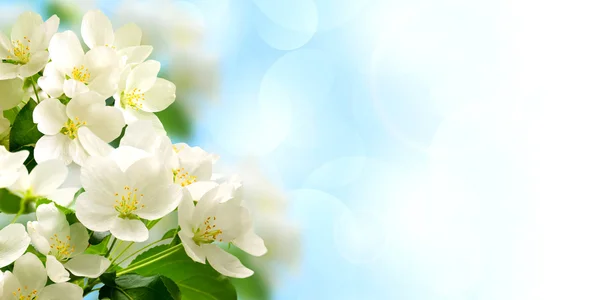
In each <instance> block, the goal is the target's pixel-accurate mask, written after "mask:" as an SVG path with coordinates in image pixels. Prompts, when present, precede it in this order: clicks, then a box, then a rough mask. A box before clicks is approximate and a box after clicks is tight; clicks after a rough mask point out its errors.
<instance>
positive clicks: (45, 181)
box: [8, 160, 79, 207]
mask: <svg viewBox="0 0 600 300" xmlns="http://www.w3.org/2000/svg"><path fill="white" fill-rule="evenodd" d="M68 172H69V171H68V169H67V167H66V166H65V165H64V164H63V163H62V162H61V161H60V160H48V161H45V162H41V163H40V164H38V165H37V166H35V168H33V170H31V173H30V174H27V169H25V168H21V169H20V176H19V179H18V180H17V181H16V182H15V183H14V184H13V185H11V186H9V187H8V190H9V191H11V192H12V193H13V194H15V195H18V196H19V197H21V198H24V199H26V200H33V199H36V198H47V199H50V200H52V201H54V202H56V203H58V204H59V205H62V206H65V207H66V206H69V205H70V204H71V202H72V201H73V196H74V195H75V193H76V192H77V190H79V189H78V188H60V186H61V185H62V184H63V182H64V181H65V179H66V178H67V174H68Z"/></svg>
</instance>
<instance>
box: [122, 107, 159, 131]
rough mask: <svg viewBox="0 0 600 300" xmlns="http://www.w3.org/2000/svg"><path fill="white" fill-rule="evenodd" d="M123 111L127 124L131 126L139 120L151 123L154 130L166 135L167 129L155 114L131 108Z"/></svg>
mask: <svg viewBox="0 0 600 300" xmlns="http://www.w3.org/2000/svg"><path fill="white" fill-rule="evenodd" d="M121 111H122V112H123V117H125V123H127V124H131V123H134V122H137V121H139V120H145V121H150V122H151V124H152V127H154V130H156V131H157V132H159V133H161V134H166V131H165V128H164V127H163V125H162V123H161V122H160V120H159V119H158V117H157V116H156V115H155V114H154V113H151V112H145V111H143V110H136V109H133V108H131V107H129V106H127V108H125V109H123V110H121Z"/></svg>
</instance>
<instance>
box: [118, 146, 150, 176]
mask: <svg viewBox="0 0 600 300" xmlns="http://www.w3.org/2000/svg"><path fill="white" fill-rule="evenodd" d="M148 157H150V153H148V152H146V151H144V150H140V149H138V148H133V147H129V146H121V147H119V148H117V149H115V150H114V151H112V152H111V153H110V158H111V159H112V160H113V161H114V162H116V163H117V165H118V166H119V168H120V169H121V170H123V172H125V170H127V169H128V168H129V167H130V166H131V165H132V164H133V163H135V162H136V161H138V160H140V159H142V158H148Z"/></svg>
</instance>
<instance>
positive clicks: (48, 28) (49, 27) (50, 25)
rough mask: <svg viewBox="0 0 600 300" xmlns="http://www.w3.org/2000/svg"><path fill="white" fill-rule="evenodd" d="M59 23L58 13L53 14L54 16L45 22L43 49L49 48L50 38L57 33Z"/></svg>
mask: <svg viewBox="0 0 600 300" xmlns="http://www.w3.org/2000/svg"><path fill="white" fill-rule="evenodd" d="M59 23H60V19H59V18H58V17H57V16H56V15H52V17H50V18H48V20H46V22H44V26H43V28H44V40H43V42H42V49H46V48H48V45H49V44H50V39H51V38H52V36H53V35H54V34H55V33H56V31H58V25H59Z"/></svg>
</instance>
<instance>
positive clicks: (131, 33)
mask: <svg viewBox="0 0 600 300" xmlns="http://www.w3.org/2000/svg"><path fill="white" fill-rule="evenodd" d="M141 42H142V30H141V29H140V27H139V26H137V25H135V24H134V23H128V24H125V25H123V26H121V28H119V29H117V31H115V42H114V43H113V45H114V46H115V48H117V49H123V48H127V47H132V46H139V45H140V43H141Z"/></svg>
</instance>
